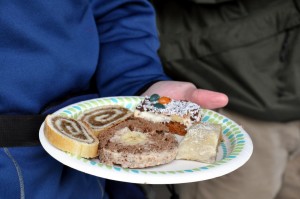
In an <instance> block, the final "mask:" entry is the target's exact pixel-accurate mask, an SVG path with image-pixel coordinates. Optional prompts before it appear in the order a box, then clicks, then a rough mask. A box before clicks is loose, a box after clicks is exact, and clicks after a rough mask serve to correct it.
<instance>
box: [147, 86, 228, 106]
mask: <svg viewBox="0 0 300 199" xmlns="http://www.w3.org/2000/svg"><path fill="white" fill-rule="evenodd" d="M154 93H157V94H159V95H161V96H168V97H171V98H173V99H178V100H180V99H181V100H189V101H192V102H194V103H197V104H199V105H200V106H201V107H203V108H207V109H216V108H221V107H224V106H226V105H227V103H228V97H227V96H226V95H225V94H223V93H219V92H214V91H209V90H204V89H197V88H196V87H195V85H194V84H192V83H190V82H179V81H161V82H156V83H155V84H153V85H152V86H151V87H150V88H149V89H148V90H147V91H146V92H145V93H144V94H143V95H148V96H150V95H151V94H154Z"/></svg>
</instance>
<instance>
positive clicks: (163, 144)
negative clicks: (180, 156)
mask: <svg viewBox="0 0 300 199" xmlns="http://www.w3.org/2000/svg"><path fill="white" fill-rule="evenodd" d="M167 132H168V128H167V127H166V126H165V125H163V124H160V123H153V122H150V121H147V120H144V119H141V118H130V119H128V120H126V121H123V122H121V123H119V124H118V125H116V126H114V127H112V128H110V129H108V130H107V131H106V132H105V133H101V134H99V137H98V138H99V142H100V143H99V159H100V162H102V163H105V164H107V165H119V166H121V167H123V168H145V167H151V166H156V165H161V164H166V163H169V162H171V161H172V160H174V159H175V157H176V154H177V149H178V141H177V139H176V137H175V135H174V134H171V133H167Z"/></svg>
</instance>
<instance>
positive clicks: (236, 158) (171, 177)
mask: <svg viewBox="0 0 300 199" xmlns="http://www.w3.org/2000/svg"><path fill="white" fill-rule="evenodd" d="M142 99H143V98H142V97H133V96H132V97H131V96H128V97H108V98H98V99H93V100H87V101H82V102H79V103H76V104H73V105H70V106H67V107H65V108H63V109H61V110H59V111H57V112H56V113H55V114H59V115H62V116H66V117H71V118H75V119H76V118H77V117H78V115H80V114H81V113H82V112H83V111H85V110H88V109H90V108H94V107H98V106H103V105H121V106H124V107H126V108H128V109H130V110H134V108H135V107H136V105H137V104H138V103H139V102H140V101H141V100H142ZM202 115H203V116H202V121H204V122H210V123H218V124H221V125H222V136H223V139H224V141H223V142H222V143H221V144H220V146H219V148H218V155H217V161H216V162H215V163H213V164H203V163H200V162H196V161H187V160H174V161H172V162H171V163H169V164H165V165H161V166H155V167H149V168H145V169H125V168H121V167H119V166H108V165H105V164H102V163H100V162H99V160H98V159H96V158H95V159H85V158H81V157H77V156H74V155H72V154H69V153H66V152H63V151H61V150H59V149H57V148H55V147H54V146H52V145H51V144H50V143H49V142H48V140H47V138H46V137H45V135H44V123H43V124H42V126H41V128H40V132H39V138H40V141H41V144H42V146H43V147H44V149H45V150H46V151H47V152H48V153H49V154H50V155H51V156H52V157H54V158H55V159H56V160H58V161H59V162H61V163H62V164H65V165H67V166H69V167H71V168H74V169H77V170H79V171H81V172H84V173H87V174H91V175H95V176H98V177H102V178H106V179H111V180H117V181H123V182H131V183H142V184H177V183H188V182H196V181H202V180H208V179H212V178H216V177H219V176H222V175H225V174H228V173H230V172H232V171H234V170H236V169H237V168H239V167H241V166H242V165H243V164H245V163H246V162H247V161H248V159H249V158H250V156H251V154H252V151H253V144H252V141H251V138H250V137H249V135H248V134H247V133H246V132H245V130H244V129H243V128H241V127H240V126H239V125H238V124H236V123H235V122H234V121H232V120H231V119H229V118H227V117H225V116H223V115H221V114H219V113H217V112H214V111H212V110H208V109H202Z"/></svg>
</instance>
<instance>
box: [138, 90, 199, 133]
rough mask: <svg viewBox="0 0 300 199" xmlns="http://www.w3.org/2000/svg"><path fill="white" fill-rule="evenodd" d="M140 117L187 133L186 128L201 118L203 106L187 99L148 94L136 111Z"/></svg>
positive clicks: (173, 130) (178, 131) (172, 130)
mask: <svg viewBox="0 0 300 199" xmlns="http://www.w3.org/2000/svg"><path fill="white" fill-rule="evenodd" d="M134 116H135V117H140V118H143V119H146V120H149V121H152V122H156V123H158V122H159V123H164V124H165V125H167V126H168V128H169V131H170V132H172V133H176V134H179V135H185V134H186V129H187V128H189V127H190V126H191V125H192V124H194V123H198V122H200V120H201V107H200V106H199V105H197V104H195V103H192V102H189V101H185V100H175V99H171V98H169V97H165V96H162V97H160V96H159V95H157V94H153V95H151V96H150V97H148V96H146V97H145V98H144V100H142V102H141V103H140V104H138V105H137V107H136V109H135V111H134Z"/></svg>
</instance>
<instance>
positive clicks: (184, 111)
mask: <svg viewBox="0 0 300 199" xmlns="http://www.w3.org/2000/svg"><path fill="white" fill-rule="evenodd" d="M156 103H157V101H153V102H151V101H150V97H148V96H146V97H145V99H144V100H143V101H142V102H141V103H140V104H139V105H138V106H137V107H136V109H137V110H139V111H147V112H152V113H159V114H165V115H169V116H170V115H179V116H181V117H184V116H190V118H191V120H196V119H197V118H198V116H199V114H200V108H201V107H200V106H199V105H198V104H195V103H193V102H189V101H184V100H174V99H172V100H171V101H170V103H168V104H164V106H165V108H157V107H155V106H154V104H156Z"/></svg>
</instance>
